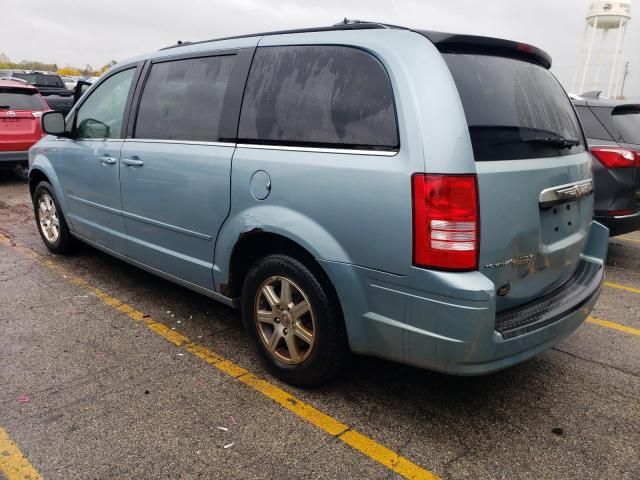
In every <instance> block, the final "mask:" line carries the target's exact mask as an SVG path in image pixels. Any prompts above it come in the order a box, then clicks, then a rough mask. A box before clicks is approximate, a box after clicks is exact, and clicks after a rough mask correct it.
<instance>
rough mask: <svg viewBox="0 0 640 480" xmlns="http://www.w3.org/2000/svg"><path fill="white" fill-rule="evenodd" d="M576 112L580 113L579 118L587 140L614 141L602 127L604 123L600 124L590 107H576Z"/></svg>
mask: <svg viewBox="0 0 640 480" xmlns="http://www.w3.org/2000/svg"><path fill="white" fill-rule="evenodd" d="M576 112H578V117H579V118H580V122H581V123H582V128H583V129H584V134H585V135H586V136H587V138H593V139H596V140H607V141H611V140H613V138H611V135H609V132H607V130H606V129H605V128H604V127H603V126H602V123H600V121H599V120H598V119H597V118H596V116H595V115H594V114H593V112H592V111H591V110H590V109H589V107H587V106H576Z"/></svg>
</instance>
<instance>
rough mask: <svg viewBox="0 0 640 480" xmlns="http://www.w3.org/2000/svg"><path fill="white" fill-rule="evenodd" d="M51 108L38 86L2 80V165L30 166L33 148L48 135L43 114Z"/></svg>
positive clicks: (0, 102)
mask: <svg viewBox="0 0 640 480" xmlns="http://www.w3.org/2000/svg"><path fill="white" fill-rule="evenodd" d="M49 110H51V109H50V108H49V106H48V105H47V103H46V102H45V101H44V99H43V98H42V97H41V96H40V93H38V89H37V88H35V87H33V86H31V85H29V84H28V83H26V82H23V81H20V80H16V79H0V167H13V166H16V165H27V161H28V154H29V148H30V147H31V145H33V144H34V143H36V142H37V141H38V140H40V138H41V137H42V136H43V135H44V133H43V132H42V129H41V128H40V117H42V114H43V112H47V111H49Z"/></svg>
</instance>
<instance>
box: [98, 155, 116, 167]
mask: <svg viewBox="0 0 640 480" xmlns="http://www.w3.org/2000/svg"><path fill="white" fill-rule="evenodd" d="M98 160H99V161H100V163H101V164H103V165H115V164H116V162H117V161H118V160H117V159H115V158H113V157H111V156H109V155H100V156H99V157H98Z"/></svg>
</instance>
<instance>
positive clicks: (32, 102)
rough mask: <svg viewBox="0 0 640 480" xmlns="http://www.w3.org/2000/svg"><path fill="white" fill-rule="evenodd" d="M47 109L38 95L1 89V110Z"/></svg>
mask: <svg viewBox="0 0 640 480" xmlns="http://www.w3.org/2000/svg"><path fill="white" fill-rule="evenodd" d="M45 108H47V107H46V106H45V105H44V104H43V103H42V100H40V97H39V96H38V95H37V94H36V93H29V92H17V91H15V90H6V89H0V110H44V109H45Z"/></svg>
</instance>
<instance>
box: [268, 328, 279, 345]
mask: <svg viewBox="0 0 640 480" xmlns="http://www.w3.org/2000/svg"><path fill="white" fill-rule="evenodd" d="M281 338H282V335H281V334H280V331H279V330H278V329H277V328H275V329H274V330H273V333H272V334H271V338H270V339H269V348H270V349H271V351H275V350H276V349H277V348H278V344H279V343H280V339H281Z"/></svg>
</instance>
